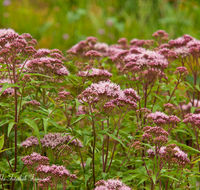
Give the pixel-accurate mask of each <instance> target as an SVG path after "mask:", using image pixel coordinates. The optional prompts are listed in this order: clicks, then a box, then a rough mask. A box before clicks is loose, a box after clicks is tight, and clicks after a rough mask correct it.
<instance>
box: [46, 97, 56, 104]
mask: <svg viewBox="0 0 200 190" xmlns="http://www.w3.org/2000/svg"><path fill="white" fill-rule="evenodd" d="M47 97H48V98H49V100H50V101H51V102H52V103H53V104H55V101H54V100H53V99H52V98H51V97H49V96H48V95H47Z"/></svg>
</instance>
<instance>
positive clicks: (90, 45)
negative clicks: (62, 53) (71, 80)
mask: <svg viewBox="0 0 200 190" xmlns="http://www.w3.org/2000/svg"><path fill="white" fill-rule="evenodd" d="M97 40H98V39H97V38H96V37H92V36H90V37H88V38H87V39H86V40H82V41H80V42H79V43H78V44H76V45H74V46H73V47H71V48H70V49H69V50H68V51H67V53H68V54H75V55H77V56H81V57H84V56H85V53H86V52H87V51H88V50H93V49H94V46H95V44H96V43H97Z"/></svg>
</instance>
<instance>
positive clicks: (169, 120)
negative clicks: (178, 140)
mask: <svg viewBox="0 0 200 190" xmlns="http://www.w3.org/2000/svg"><path fill="white" fill-rule="evenodd" d="M147 119H148V121H150V122H154V123H155V124H156V125H158V126H162V125H165V124H177V123H179V122H180V119H179V118H178V117H177V116H175V115H171V116H168V115H166V114H165V113H163V112H159V111H156V112H155V113H150V114H148V115H147Z"/></svg>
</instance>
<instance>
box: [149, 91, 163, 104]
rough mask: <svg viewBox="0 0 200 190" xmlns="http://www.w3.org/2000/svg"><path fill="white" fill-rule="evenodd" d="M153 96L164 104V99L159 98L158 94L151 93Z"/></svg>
mask: <svg viewBox="0 0 200 190" xmlns="http://www.w3.org/2000/svg"><path fill="white" fill-rule="evenodd" d="M151 94H152V95H153V96H155V97H156V98H158V99H159V100H160V101H161V102H163V99H162V98H161V97H160V96H158V95H157V94H156V93H151Z"/></svg>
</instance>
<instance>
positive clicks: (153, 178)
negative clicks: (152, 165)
mask: <svg viewBox="0 0 200 190" xmlns="http://www.w3.org/2000/svg"><path fill="white" fill-rule="evenodd" d="M151 177H152V180H153V183H154V184H155V183H156V174H153V175H152V176H151Z"/></svg>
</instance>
